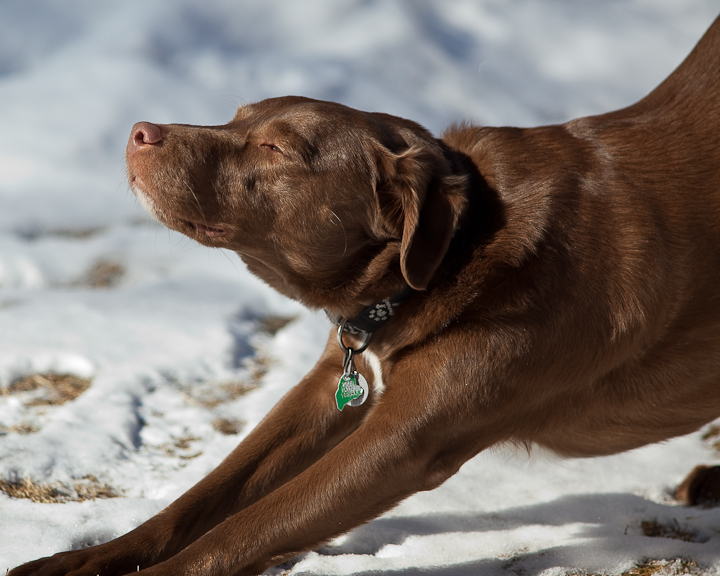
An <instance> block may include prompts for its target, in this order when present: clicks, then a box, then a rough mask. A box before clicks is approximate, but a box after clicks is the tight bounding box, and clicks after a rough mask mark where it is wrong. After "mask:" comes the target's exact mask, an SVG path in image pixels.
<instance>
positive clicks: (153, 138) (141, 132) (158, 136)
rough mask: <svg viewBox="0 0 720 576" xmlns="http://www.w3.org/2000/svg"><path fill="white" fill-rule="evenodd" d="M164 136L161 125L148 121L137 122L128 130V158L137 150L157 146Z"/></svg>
mask: <svg viewBox="0 0 720 576" xmlns="http://www.w3.org/2000/svg"><path fill="white" fill-rule="evenodd" d="M164 136H165V132H164V130H163V128H162V126H158V125H157V124H151V123H150V122H138V123H137V124H135V126H133V127H132V130H131V131H130V139H129V140H128V144H127V156H128V158H130V157H132V156H133V155H134V154H135V153H136V152H138V151H139V150H142V149H144V148H151V147H153V146H157V145H158V144H160V143H161V142H162V141H163V138H164Z"/></svg>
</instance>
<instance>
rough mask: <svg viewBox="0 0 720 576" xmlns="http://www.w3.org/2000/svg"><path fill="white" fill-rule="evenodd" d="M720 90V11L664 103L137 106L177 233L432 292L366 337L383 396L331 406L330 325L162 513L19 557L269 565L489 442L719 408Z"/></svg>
mask: <svg viewBox="0 0 720 576" xmlns="http://www.w3.org/2000/svg"><path fill="white" fill-rule="evenodd" d="M719 95H720V21H716V22H715V24H713V26H712V27H711V29H710V30H709V31H708V33H707V34H706V36H705V37H704V38H703V39H702V40H701V42H700V43H699V45H698V46H697V47H696V49H695V50H694V51H693V53H692V54H691V55H690V56H689V57H688V58H687V60H686V61H685V62H684V63H683V64H682V65H681V66H680V67H679V68H678V69H677V70H676V71H675V73H674V74H672V75H671V76H670V78H669V79H668V80H666V81H665V82H664V83H663V84H662V85H661V86H660V87H659V88H657V89H656V90H655V91H654V92H652V93H651V94H650V95H649V96H648V97H646V98H645V99H643V100H642V101H640V102H639V103H637V104H635V105H633V106H631V107H629V108H626V109H624V110H620V111H617V112H613V113H610V114H606V115H602V116H595V117H590V118H582V119H579V120H574V121H572V122H569V123H567V124H564V125H561V126H548V127H541V128H532V129H516V128H480V127H476V126H465V125H463V126H456V127H453V128H451V129H450V130H448V131H447V132H446V134H445V135H444V136H443V137H442V139H439V140H438V139H435V138H433V137H432V136H431V135H430V134H428V132H426V131H425V130H424V129H422V128H421V127H420V126H418V125H416V124H414V123H412V122H409V121H407V120H402V119H399V118H395V117H392V116H387V115H384V114H370V113H364V112H358V111H356V110H352V109H349V108H346V107H344V106H340V105H338V104H333V103H328V102H318V101H313V100H309V99H305V98H298V97H288V98H277V99H272V100H266V101H263V102H260V103H258V104H253V105H248V106H243V107H242V108H240V110H239V111H238V113H237V116H236V117H235V119H234V120H233V121H231V122H230V123H229V124H227V125H226V126H220V127H211V128H203V127H192V126H181V125H168V126H157V125H154V124H148V123H140V124H138V125H136V126H135V127H134V129H133V132H132V134H131V137H130V141H129V143H128V153H127V158H128V171H129V175H130V181H131V184H132V187H133V190H134V191H135V193H136V194H137V195H138V197H139V198H140V199H141V201H142V202H143V203H144V204H145V205H146V206H147V207H148V208H149V210H150V211H151V212H152V213H153V214H154V215H155V216H156V217H157V218H158V219H160V220H161V221H162V222H164V223H165V224H167V225H168V226H170V227H171V228H174V229H176V230H179V231H181V232H183V233H185V234H187V235H188V236H190V237H192V238H194V239H196V240H197V241H199V242H201V243H203V244H206V245H208V246H220V247H224V248H230V249H232V250H235V251H237V253H238V254H239V255H240V257H241V258H242V259H243V260H244V261H245V263H246V264H247V265H248V267H249V268H250V270H252V272H254V273H255V274H257V275H258V276H259V277H260V278H262V279H263V280H265V281H266V282H267V283H268V284H270V285H271V286H273V287H274V288H275V289H277V290H278V291H280V292H281V293H283V294H286V295H288V296H290V297H291V298H295V299H297V300H300V301H301V302H303V303H305V304H306V305H308V306H310V307H313V308H325V309H326V310H327V311H328V312H329V313H331V314H333V315H337V316H342V317H352V316H353V315H355V314H356V313H357V312H358V311H359V310H360V309H362V308H363V307H364V306H365V305H368V304H370V303H373V302H375V301H378V300H381V299H383V298H386V297H388V296H391V295H393V294H396V293H398V292H400V291H401V290H402V289H403V288H404V287H405V286H407V285H409V286H411V287H412V288H414V289H415V290H416V291H415V292H414V293H413V294H412V295H411V296H410V297H409V298H408V299H407V300H406V301H405V302H404V303H403V304H402V305H401V306H400V307H399V308H398V310H397V313H396V315H395V316H394V317H393V318H392V320H391V321H390V322H389V323H388V324H387V325H385V326H384V327H382V328H381V329H380V330H378V331H377V332H376V333H375V334H374V335H373V337H372V341H371V344H370V348H369V351H368V352H366V353H364V354H362V355H361V356H359V357H358V360H357V365H358V369H359V371H360V372H361V373H364V374H365V375H366V376H367V377H368V379H369V380H370V381H371V385H372V388H373V389H372V391H371V393H370V399H369V401H368V402H367V403H366V404H364V405H363V406H361V407H358V408H346V409H345V410H343V411H342V412H340V411H338V410H337V408H336V407H335V401H334V392H335V388H336V387H337V382H338V378H339V376H340V374H341V364H342V354H341V352H340V350H339V349H338V346H337V345H336V343H335V335H334V333H333V334H331V336H330V339H329V341H328V345H327V347H326V349H325V352H324V354H323V355H322V357H321V358H320V360H319V362H318V363H317V365H316V366H315V367H314V368H313V370H312V371H311V372H310V373H309V374H308V375H307V376H306V377H305V378H304V379H303V380H302V382H300V384H299V385H298V386H297V387H296V388H294V389H293V390H292V391H290V392H289V393H288V394H287V396H286V397H285V398H283V399H282V400H281V401H280V402H279V404H278V405H277V406H276V407H275V408H274V410H273V411H272V412H271V413H270V414H269V415H268V416H267V418H265V420H263V422H262V423H261V424H260V425H259V426H258V427H257V428H256V429H255V430H254V431H253V432H252V433H251V434H250V435H249V436H248V438H247V439H246V440H245V441H243V442H242V443H241V444H240V446H238V448H237V449H236V450H235V451H234V452H233V453H232V454H231V455H230V456H229V457H228V458H227V459H226V460H225V461H224V462H223V463H222V464H221V465H220V466H219V467H218V468H217V469H216V470H215V471H214V472H212V473H211V474H210V475H209V476H208V477H207V478H205V479H204V480H203V481H201V482H200V483H199V484H198V485H197V486H195V487H194V488H192V489H191V490H190V491H188V492H187V493H186V494H185V495H184V496H182V497H181V498H180V499H179V500H178V501H176V502H175V503H173V504H172V505H170V506H169V507H168V508H167V509H166V510H165V511H163V512H162V513H161V514H159V515H157V516H156V517H154V518H151V519H150V520H149V521H147V522H146V523H145V524H143V525H142V526H140V527H139V528H137V529H136V530H133V531H132V532H130V533H129V534H127V535H125V536H123V537H121V538H119V539H117V540H114V541H112V542H108V543H107V544H103V545H100V546H96V547H93V548H89V549H85V550H78V551H74V552H66V553H63V554H58V555H56V556H53V557H51V558H46V559H42V560H38V561H36V562H33V563H30V564H27V565H25V566H23V567H20V568H18V569H16V570H13V571H12V572H11V575H12V576H24V575H29V574H37V575H45V576H47V575H55V574H66V573H72V574H74V575H75V574H77V575H81V574H83V575H95V574H98V573H100V574H103V576H105V575H108V574H123V573H126V572H134V571H135V569H136V566H138V565H139V566H140V568H141V569H142V570H141V572H142V573H143V574H148V575H150V574H162V575H167V576H177V575H180V574H203V575H205V574H206V575H220V574H253V573H258V572H261V571H262V570H263V569H265V568H266V567H268V566H270V565H272V564H273V563H276V562H278V561H279V560H280V559H282V558H286V557H289V556H292V555H293V554H296V553H297V552H299V551H302V550H307V549H311V548H312V547H314V546H317V545H318V544H319V543H321V542H323V541H324V540H327V539H328V538H331V537H333V536H335V535H337V534H339V533H342V532H345V531H347V530H349V529H351V528H353V527H354V526H357V525H359V524H360V523H363V522H366V521H368V520H370V519H371V518H374V517H376V516H377V515H379V514H381V513H382V512H384V511H385V510H388V509H389V508H390V507H392V506H394V505H395V504H396V503H398V502H399V501H400V500H402V499H403V498H405V497H406V496H408V495H410V494H412V493H414V492H417V491H419V490H428V489H431V488H434V487H436V486H438V485H439V484H441V483H442V482H443V481H445V480H446V479H447V478H448V477H450V476H451V475H453V474H454V473H455V472H456V471H457V470H458V469H459V468H460V466H461V465H462V464H463V463H464V462H465V461H467V460H468V459H469V458H472V457H473V456H475V455H476V454H477V453H478V452H480V451H481V450H483V449H485V448H487V447H489V446H492V445H493V444H496V443H498V442H505V441H514V442H520V443H528V444H529V443H535V444H539V445H541V446H545V447H547V448H549V449H551V450H554V451H556V452H558V453H560V454H563V455H569V456H594V455H602V454H611V453H614V452H618V451H622V450H627V449H630V448H634V447H637V446H642V445H643V444H647V443H649V442H657V441H660V440H664V439H666V438H671V437H673V436H677V435H680V434H685V433H688V432H691V431H693V430H696V429H698V428H699V427H700V426H702V425H703V424H705V423H707V422H710V421H711V420H713V419H715V418H717V417H718V416H720V290H719V288H718V287H720V96H719ZM348 338H349V337H348ZM372 359H374V361H371V360H372Z"/></svg>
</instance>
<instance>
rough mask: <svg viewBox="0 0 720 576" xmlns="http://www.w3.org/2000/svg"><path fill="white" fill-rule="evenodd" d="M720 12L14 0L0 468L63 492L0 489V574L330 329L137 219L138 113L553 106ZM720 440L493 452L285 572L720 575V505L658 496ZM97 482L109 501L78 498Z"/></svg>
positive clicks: (253, 417)
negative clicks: (649, 567) (304, 102)
mask: <svg viewBox="0 0 720 576" xmlns="http://www.w3.org/2000/svg"><path fill="white" fill-rule="evenodd" d="M718 12H720V2H719V1H718V0H712V1H710V0H627V1H623V2H620V1H616V0H611V1H607V2H589V1H577V0H545V1H542V2H540V1H533V0H517V1H515V2H507V1H502V0H483V1H480V0H442V1H440V0H434V1H430V0H412V1H411V0H406V1H395V2H393V1H387V2H384V1H380V0H375V1H373V0H364V1H363V0H340V1H337V0H306V1H303V2H296V1H293V0H284V1H283V0H244V1H243V2H237V1H234V0H203V2H193V1H190V0H155V1H153V2H148V1H147V0H124V1H123V2H111V1H109V0H103V1H98V0H72V1H71V2H68V1H66V0H3V1H2V2H1V3H0V392H1V393H2V395H0V487H3V488H5V489H6V490H11V489H12V487H13V486H15V487H17V486H18V484H19V483H20V482H21V481H22V479H24V478H29V479H32V481H33V482H34V483H35V484H36V488H38V489H39V488H43V487H44V488H45V490H46V493H47V498H48V499H51V500H52V499H55V500H65V502H58V503H39V502H33V501H31V500H29V499H27V498H11V497H10V496H8V495H6V494H5V493H4V492H0V571H2V570H4V569H5V568H10V567H13V566H15V565H17V564H19V563H21V562H23V561H27V560H31V559H34V558H36V557H39V556H45V555H48V554H51V553H53V552H57V551H60V550H66V549H70V548H73V547H75V548H77V547H81V546H84V545H88V544H93V543H98V542H102V541H105V540H107V539H110V538H113V537H116V536H118V535H120V534H122V533H124V532H125V531H127V530H129V529H131V528H132V527H134V526H136V525H137V524H139V523H140V522H142V521H143V520H144V519H146V518H147V517H149V516H150V515H152V514H154V513H156V512H157V511H159V510H160V509H161V508H163V507H164V506H166V505H167V504H168V503H169V502H171V501H172V500H173V499H174V498H175V497H177V496H178V495H179V494H180V493H182V492H183V491H184V490H186V489H187V488H188V487H190V486H191V485H192V484H194V483H195V482H196V481H197V480H199V479H200V478H201V477H202V476H203V475H205V474H206V473H207V472H208V471H209V470H211V469H212V468H213V467H214V466H215V465H216V464H217V463H218V462H219V461H220V460H221V459H222V458H223V457H224V455H226V454H227V453H228V452H229V451H230V450H231V449H232V448H233V447H234V446H235V445H236V444H237V442H238V441H239V440H240V439H241V438H242V437H243V435H245V434H246V433H247V432H248V431H249V430H250V429H251V428H252V426H254V425H255V424H256V423H257V422H258V421H259V420H260V418H261V417H262V416H263V414H265V413H266V412H267V411H268V410H269V409H270V407H271V406H272V405H273V404H274V403H275V401H276V400H277V399H278V398H279V396H280V395H281V394H283V393H284V391H286V390H287V389H288V388H289V387H290V386H291V385H292V384H293V383H294V382H296V381H297V380H298V378H299V377H300V376H301V375H302V374H303V373H304V372H305V371H306V370H307V369H308V368H309V367H310V366H312V364H313V363H314V361H315V359H316V357H317V356H318V354H319V350H320V349H321V347H322V345H323V341H324V339H325V337H326V334H327V331H328V328H329V324H328V322H327V320H325V319H324V317H323V316H322V315H321V314H320V315H319V314H316V313H311V312H307V311H305V310H304V309H302V308H301V307H300V306H298V305H297V304H295V303H293V302H289V301H287V300H285V299H283V298H281V297H279V296H277V295H275V294H274V293H273V292H271V291H270V290H269V289H268V288H266V287H264V286H263V285H262V284H261V283H260V282H259V281H257V280H256V279H254V278H253V277H252V276H250V275H249V274H248V273H247V272H246V271H245V269H244V268H243V266H242V263H241V262H240V261H239V259H237V257H235V256H234V255H233V254H228V253H224V252H221V251H212V250H209V249H207V248H204V247H201V246H198V245H195V244H193V243H192V242H191V241H189V240H187V239H185V238H183V237H181V236H179V235H177V234H175V233H172V232H168V231H167V230H165V229H163V228H161V227H159V226H158V225H157V224H155V223H154V222H152V221H150V220H149V219H148V218H147V216H146V215H145V214H144V213H143V212H142V210H141V209H140V208H139V207H138V205H137V202H136V201H135V199H134V198H133V196H132V194H130V193H129V192H128V191H127V185H126V182H125V175H124V159H123V157H124V147H125V142H126V138H127V136H128V134H129V130H130V127H131V126H132V124H133V123H134V122H136V121H138V120H150V121H155V122H160V123H162V122H182V123H189V124H218V123H224V122H226V121H227V120H229V119H230V118H231V117H232V115H233V112H234V109H235V107H236V105H237V104H238V103H241V102H246V101H254V100H258V99H262V98H265V97H270V96H278V95H284V94H302V95H306V96H311V97H316V98H323V99H331V100H336V101H340V102H342V103H345V104H348V105H351V106H354V107H357V108H361V109H365V110H378V111H384V112H389V113H393V114H397V115H401V116H406V117H409V118H412V119H414V120H417V121H419V122H421V123H423V124H425V125H426V126H428V127H429V128H430V129H432V130H433V131H435V132H439V131H441V130H442V128H443V127H444V126H445V125H446V124H448V123H449V122H452V121H457V120H462V119H471V120H475V121H479V122H483V123H485V124H513V125H536V124H543V123H550V122H557V121H564V120H567V119H570V118H572V117H575V116H579V115H585V114H593V113H599V112H603V111H607V110H611V109H613V108H617V107H620V106H624V105H627V104H629V103H631V102H633V101H634V100H636V99H637V98H639V97H641V96H642V95H644V94H645V93H646V92H647V91H649V90H650V89H651V88H653V87H654V86H655V85H656V84H657V83H658V82H659V81H661V80H662V79H663V78H664V77H665V76H666V75H667V74H668V73H670V72H671V71H672V69H673V68H674V67H675V66H676V65H677V64H679V62H680V61H681V60H682V58H683V57H684V56H685V55H686V54H687V52H688V51H689V50H690V49H691V48H692V46H693V45H694V43H695V42H696V41H697V40H698V39H699V38H700V36H701V35H702V33H703V32H704V30H705V29H706V28H707V27H708V26H709V25H710V23H711V22H712V20H713V18H714V17H715V16H716V14H717V13H718ZM53 373H55V374H72V375H74V376H75V377H76V378H75V380H74V381H73V382H72V384H74V385H75V386H76V389H75V390H76V391H75V394H77V392H79V391H80V389H81V388H82V387H83V386H86V385H87V382H88V381H89V380H91V384H90V386H89V388H87V390H86V391H85V392H83V393H82V394H80V395H79V396H77V397H76V398H75V399H69V398H70V397H72V396H73V395H74V394H73V393H72V390H71V392H66V395H65V396H64V397H63V396H62V394H61V393H60V392H57V391H55V392H53V390H57V389H59V388H61V387H59V383H58V382H54V387H53V378H52V377H49V376H47V375H48V374H53ZM37 374H40V375H45V378H44V379H42V378H37V377H36V378H34V379H32V378H28V377H30V376H33V375H37ZM68 386H69V385H66V387H65V388H68ZM33 388H35V389H33ZM70 388H72V387H71V386H70ZM62 390H64V388H63V389H62ZM62 390H61V392H62ZM248 390H249V391H248ZM63 401H64V403H63ZM235 432H237V433H235ZM717 460H718V452H717V451H715V450H714V449H713V447H712V446H711V442H710V441H708V440H704V439H703V438H702V431H701V432H699V433H697V434H693V435H690V436H687V437H684V438H679V439H676V440H673V441H670V442H667V443H664V444H662V445H654V446H649V447H646V448H643V449H640V450H636V451H633V452H630V453H626V454H621V455H618V456H613V457H609V458H601V459H592V460H559V459H557V458H554V457H552V456H549V455H544V454H540V453H537V452H536V453H534V454H533V455H532V456H528V455H527V454H524V453H516V452H513V451H511V450H508V449H497V450H493V451H491V452H488V453H486V454H482V455H480V456H479V457H477V458H476V459H475V460H473V461H471V462H469V463H468V464H467V465H466V466H465V467H464V468H463V469H462V470H461V471H460V473H458V474H457V475H456V476H455V477H453V478H452V479H451V480H449V481H448V482H447V483H446V484H444V485H443V486H442V487H440V488H439V489H437V490H435V491H433V492H429V493H423V494H419V495H416V496H414V497H412V498H410V499H408V500H407V501H405V502H404V503H402V504H401V505H400V506H399V507H398V508H396V509H395V510H393V511H392V512H390V513H388V514H386V515H385V516H383V517H382V518H380V519H378V520H376V521H374V522H372V523H371V524H369V525H367V526H364V527H361V528H359V529H357V530H355V531H354V532H352V533H350V534H349V535H347V536H345V537H343V538H340V539H338V540H336V541H334V542H331V543H329V544H328V545H327V546H324V547H323V548H321V549H320V550H318V551H317V552H312V553H309V554H306V555H304V556H302V557H300V558H298V559H297V562H296V563H294V565H291V566H286V567H285V568H284V569H285V570H289V574H292V575H299V574H312V575H340V574H351V573H352V574H370V573H372V574H386V575H394V574H402V575H403V576H414V575H419V574H425V575H427V574H430V575H435V574H437V575H440V574H442V575H453V576H471V575H475V574H480V573H482V574H488V575H492V574H497V575H507V574H540V573H543V574H565V573H576V572H580V573H599V572H604V573H612V574H619V573H622V572H624V571H627V570H629V569H631V568H632V567H633V566H636V565H638V564H642V563H647V561H648V560H666V561H668V562H669V563H671V565H670V566H669V567H666V571H668V572H673V571H675V572H678V571H682V570H683V569H686V570H699V571H702V572H705V573H708V574H716V573H720V511H718V510H699V509H686V508H683V507H681V506H679V505H677V504H676V503H675V502H674V501H673V500H672V499H671V497H670V496H669V490H670V489H671V488H672V487H673V486H674V485H675V484H676V483H677V482H678V481H679V480H680V479H682V477H683V476H684V475H685V474H686V473H687V472H688V471H689V470H690V469H691V468H692V467H693V466H694V465H696V464H697V463H700V462H704V463H712V462H716V461H717ZM83 487H84V488H83ZM92 489H95V490H100V491H101V492H105V493H109V492H111V491H112V492H114V493H115V494H118V495H120V497H117V498H104V499H95V500H83V498H82V497H81V496H82V494H83V491H84V490H85V491H86V490H92ZM53 490H54V492H53ZM81 500H82V501H81ZM678 559H681V560H678ZM695 566H697V568H695ZM683 567H684V568H683Z"/></svg>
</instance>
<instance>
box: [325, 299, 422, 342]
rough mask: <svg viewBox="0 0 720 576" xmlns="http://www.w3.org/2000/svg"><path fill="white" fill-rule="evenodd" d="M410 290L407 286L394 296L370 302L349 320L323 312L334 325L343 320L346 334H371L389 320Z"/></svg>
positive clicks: (339, 323)
mask: <svg viewBox="0 0 720 576" xmlns="http://www.w3.org/2000/svg"><path fill="white" fill-rule="evenodd" d="M412 292H413V289H412V288H410V287H407V288H405V290H403V291H402V292H400V293H399V294H396V295H395V296H391V297H390V298H385V299H384V300H381V301H380V302H375V303H374V304H370V306H367V307H365V308H364V309H363V310H362V312H360V314H358V315H357V316H355V317H354V318H350V319H349V320H345V319H344V318H338V317H334V316H331V315H330V314H329V313H328V312H327V310H326V311H325V314H327V317H328V318H330V321H331V322H333V323H334V324H335V325H336V326H340V325H341V324H342V323H343V321H345V326H344V332H347V333H348V334H361V333H365V334H372V333H373V332H374V331H375V330H377V329H378V328H380V326H382V325H383V324H385V322H387V321H388V320H390V318H391V317H392V316H393V315H394V314H395V308H397V307H398V306H399V305H400V304H401V303H402V302H403V301H405V300H406V299H407V298H408V296H410V294H411V293H412Z"/></svg>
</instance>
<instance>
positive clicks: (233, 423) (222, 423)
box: [212, 418, 246, 436]
mask: <svg viewBox="0 0 720 576" xmlns="http://www.w3.org/2000/svg"><path fill="white" fill-rule="evenodd" d="M245 424H246V422H244V421H242V420H238V419H236V418H216V419H215V420H213V423H212V426H213V428H215V430H217V431H218V432H220V434H225V435H226V436H233V435H235V434H239V433H240V430H242V429H243V427H244V426H245Z"/></svg>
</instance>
